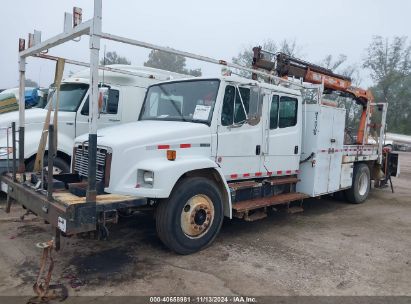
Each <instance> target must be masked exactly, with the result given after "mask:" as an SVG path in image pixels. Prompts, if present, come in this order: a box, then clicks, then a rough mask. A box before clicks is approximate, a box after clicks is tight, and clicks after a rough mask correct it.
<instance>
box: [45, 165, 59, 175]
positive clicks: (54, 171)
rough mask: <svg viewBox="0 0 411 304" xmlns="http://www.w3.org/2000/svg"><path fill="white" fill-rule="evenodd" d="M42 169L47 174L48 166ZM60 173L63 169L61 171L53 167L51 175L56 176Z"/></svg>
mask: <svg viewBox="0 0 411 304" xmlns="http://www.w3.org/2000/svg"><path fill="white" fill-rule="evenodd" d="M43 168H44V170H45V171H46V172H49V167H48V166H45V167H43ZM62 172H63V169H61V168H59V167H56V166H53V175H57V174H60V173H62Z"/></svg>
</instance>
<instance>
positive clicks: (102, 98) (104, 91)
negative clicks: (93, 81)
mask: <svg viewBox="0 0 411 304" xmlns="http://www.w3.org/2000/svg"><path fill="white" fill-rule="evenodd" d="M108 90H109V88H106V87H103V88H99V89H98V113H99V114H101V113H105V111H106V107H107V100H108Z"/></svg>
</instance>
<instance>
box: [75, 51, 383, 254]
mask: <svg viewBox="0 0 411 304" xmlns="http://www.w3.org/2000/svg"><path fill="white" fill-rule="evenodd" d="M280 59H281V58H280ZM288 59H289V58H288ZM310 68H311V70H313V66H310ZM287 73H289V74H292V72H287ZM322 73H323V74H321V75H322V76H321V77H323V80H322V82H324V80H332V78H333V79H339V78H338V75H336V74H332V73H331V72H329V73H326V74H324V73H325V72H324V71H322ZM304 78H305V80H308V79H307V77H304ZM345 81H347V82H348V79H346V80H345ZM327 87H328V85H327V84H324V83H322V84H320V85H313V84H312V83H303V82H299V83H296V85H295V86H293V85H292V84H290V83H288V85H287V86H284V85H276V84H270V83H265V82H260V81H256V80H251V79H246V78H239V77H232V76H222V77H216V78H196V79H184V80H175V81H168V82H162V83H158V84H154V85H152V86H150V87H149V89H148V90H147V95H146V97H145V101H144V104H143V108H142V111H141V113H140V119H139V121H137V122H133V123H128V124H123V125H121V126H115V127H111V128H106V129H104V130H101V131H100V132H99V137H98V141H97V144H98V146H97V147H98V148H97V149H98V155H99V157H100V159H99V160H100V161H101V167H100V168H98V169H97V176H98V177H99V181H101V182H103V183H104V184H105V189H104V191H105V192H107V193H111V194H120V195H130V196H133V197H144V198H146V200H147V205H148V206H152V207H153V208H154V209H155V218H156V225H157V231H158V235H159V237H160V238H161V240H162V241H163V242H164V244H166V245H167V246H168V247H169V248H171V249H172V250H174V251H176V252H178V253H182V254H188V253H192V252H195V251H197V250H200V249H201V248H203V247H204V246H206V245H208V244H210V242H212V240H213V239H214V238H215V237H216V235H217V234H218V232H219V230H220V227H221V224H222V222H223V217H224V216H226V217H229V218H231V217H233V216H235V217H237V218H243V219H245V220H250V221H251V220H256V219H260V218H263V217H265V216H266V213H267V207H270V206H273V205H279V204H288V203H289V202H292V201H300V200H302V199H304V198H307V197H317V196H321V195H325V194H331V193H336V192H340V191H344V192H345V194H346V197H347V199H348V200H349V201H351V202H352V203H361V202H363V201H364V200H365V199H366V198H367V196H368V193H369V191H370V186H371V179H376V177H375V176H376V173H375V172H376V171H377V170H381V169H380V166H379V161H378V159H379V158H380V157H381V149H382V147H381V146H379V145H368V144H362V143H357V142H356V143H350V144H345V143H344V137H345V136H344V130H345V109H342V108H338V107H336V106H335V105H333V104H331V103H330V102H326V101H324V94H323V93H324V88H327ZM304 90H314V98H312V96H313V94H302V91H304ZM364 94H365V93H364ZM366 94H369V93H366ZM306 95H311V98H306V97H304V96H306ZM354 97H355V96H354ZM358 100H360V99H358ZM366 102H367V105H368V101H366ZM367 105H366V106H364V111H365V115H364V117H365V120H364V121H367V122H368V123H367V124H366V125H367V126H370V125H371V123H370V121H371V120H370V113H371V112H370V111H369V107H368V106H367ZM379 110H380V111H382V112H384V107H383V106H381V107H380V108H379ZM375 111H378V109H377V110H375ZM382 123H383V124H384V122H382ZM380 126H381V124H380ZM367 130H369V127H366V128H365V129H364V130H363V131H360V133H361V132H363V133H367V132H368V131H367ZM379 130H380V131H381V134H380V136H379V137H380V138H382V134H383V128H379ZM363 135H364V134H363ZM366 136H367V135H366V134H365V135H364V136H363V138H362V139H361V140H364V142H366V141H365V137H366ZM360 137H361V136H360ZM357 140H358V138H357ZM87 145H88V144H87V136H81V137H79V138H77V139H76V143H75V147H74V150H75V156H74V158H73V170H74V173H76V174H79V175H80V176H81V177H83V178H87V174H88V168H87V164H88V162H87V160H88V153H84V151H87ZM107 158H109V159H110V161H109V164H110V165H109V166H110V168H107V167H105V166H108V163H107V162H106V161H105V160H106V159H107Z"/></svg>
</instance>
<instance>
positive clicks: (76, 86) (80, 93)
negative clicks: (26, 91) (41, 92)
mask: <svg viewBox="0 0 411 304" xmlns="http://www.w3.org/2000/svg"><path fill="white" fill-rule="evenodd" d="M87 90H88V84H84V83H63V84H62V85H61V86H60V102H59V111H63V112H76V111H77V109H78V107H79V106H80V103H81V101H82V100H83V98H84V95H86V93H87ZM55 93H56V91H55V90H53V91H51V90H50V93H49V94H50V95H51V97H50V98H51V101H49V103H50V102H52V103H53V110H54V107H55V105H56V96H57V94H55Z"/></svg>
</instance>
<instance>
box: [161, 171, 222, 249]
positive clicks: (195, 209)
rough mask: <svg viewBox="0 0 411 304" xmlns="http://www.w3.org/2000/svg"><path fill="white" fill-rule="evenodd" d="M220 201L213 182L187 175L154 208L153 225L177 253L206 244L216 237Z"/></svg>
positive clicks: (166, 243)
mask: <svg viewBox="0 0 411 304" xmlns="http://www.w3.org/2000/svg"><path fill="white" fill-rule="evenodd" d="M223 217H224V216H223V204H222V199H221V194H220V191H219V190H218V188H217V186H216V185H215V183H214V182H212V181H210V180H208V179H206V178H202V177H192V178H186V179H183V180H182V181H180V182H179V184H178V185H177V186H176V187H175V189H174V190H173V192H172V194H171V196H170V198H169V199H166V200H161V201H160V202H159V204H158V206H157V209H156V228H157V234H158V236H159V238H160V239H161V241H162V242H163V243H164V244H165V245H166V246H167V247H168V248H170V249H171V250H173V251H175V252H177V253H179V254H190V253H194V252H196V251H199V250H201V249H203V248H205V247H206V246H207V245H209V244H211V242H212V241H213V240H214V239H215V237H216V236H217V234H218V232H219V231H220V228H221V225H222V223H223Z"/></svg>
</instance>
